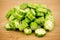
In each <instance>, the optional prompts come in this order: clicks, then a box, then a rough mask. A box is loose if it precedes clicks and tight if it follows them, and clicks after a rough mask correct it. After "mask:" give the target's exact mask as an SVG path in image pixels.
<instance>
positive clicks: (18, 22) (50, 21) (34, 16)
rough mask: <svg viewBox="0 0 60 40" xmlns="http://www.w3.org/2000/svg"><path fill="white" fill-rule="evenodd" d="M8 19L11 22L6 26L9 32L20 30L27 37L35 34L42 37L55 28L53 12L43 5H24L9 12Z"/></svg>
mask: <svg viewBox="0 0 60 40" xmlns="http://www.w3.org/2000/svg"><path fill="white" fill-rule="evenodd" d="M6 18H7V19H8V20H9V22H8V23H6V25H5V28H6V29H7V30H18V31H21V32H24V33H25V34H26V35H30V34H31V33H33V32H34V33H35V35H36V36H38V37H42V36H44V35H45V34H46V33H47V31H51V30H52V29H53V27H54V17H53V16H52V13H51V10H50V9H48V8H46V7H45V6H43V5H41V4H33V3H23V4H21V5H20V6H17V7H15V8H13V9H11V10H9V11H8V13H7V14H6Z"/></svg>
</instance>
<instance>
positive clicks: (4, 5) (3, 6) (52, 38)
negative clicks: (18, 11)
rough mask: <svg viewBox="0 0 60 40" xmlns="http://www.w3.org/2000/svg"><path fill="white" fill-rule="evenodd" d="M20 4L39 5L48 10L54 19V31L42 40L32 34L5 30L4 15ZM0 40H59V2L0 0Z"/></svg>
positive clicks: (49, 0)
mask: <svg viewBox="0 0 60 40" xmlns="http://www.w3.org/2000/svg"><path fill="white" fill-rule="evenodd" d="M22 3H39V4H44V5H46V6H47V8H50V9H51V10H52V14H53V16H54V18H55V26H54V29H53V30H52V31H51V32H48V33H47V34H46V35H45V36H44V37H42V38H38V37H36V36H35V35H34V33H32V34H31V35H28V36H26V35H25V34H24V33H22V32H17V31H7V30H5V29H4V24H5V23H6V22H7V19H6V18H5V15H6V13H7V12H8V10H10V9H11V8H13V7H15V6H18V5H20V4H22ZM0 40H60V0H0Z"/></svg>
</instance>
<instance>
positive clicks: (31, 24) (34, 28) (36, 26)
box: [30, 22, 39, 30]
mask: <svg viewBox="0 0 60 40" xmlns="http://www.w3.org/2000/svg"><path fill="white" fill-rule="evenodd" d="M30 28H31V29H32V30H36V29H37V28H39V26H38V24H37V23H36V22H31V23H30Z"/></svg>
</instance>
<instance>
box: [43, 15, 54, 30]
mask: <svg viewBox="0 0 60 40" xmlns="http://www.w3.org/2000/svg"><path fill="white" fill-rule="evenodd" d="M53 28H54V17H53V16H52V15H50V14H48V15H46V18H45V23H44V29H45V30H48V31H51V30H52V29H53Z"/></svg>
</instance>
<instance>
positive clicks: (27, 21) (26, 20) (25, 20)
mask: <svg viewBox="0 0 60 40" xmlns="http://www.w3.org/2000/svg"><path fill="white" fill-rule="evenodd" d="M22 22H26V23H29V22H30V20H29V19H28V18H27V17H26V18H25V19H24V20H22Z"/></svg>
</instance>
